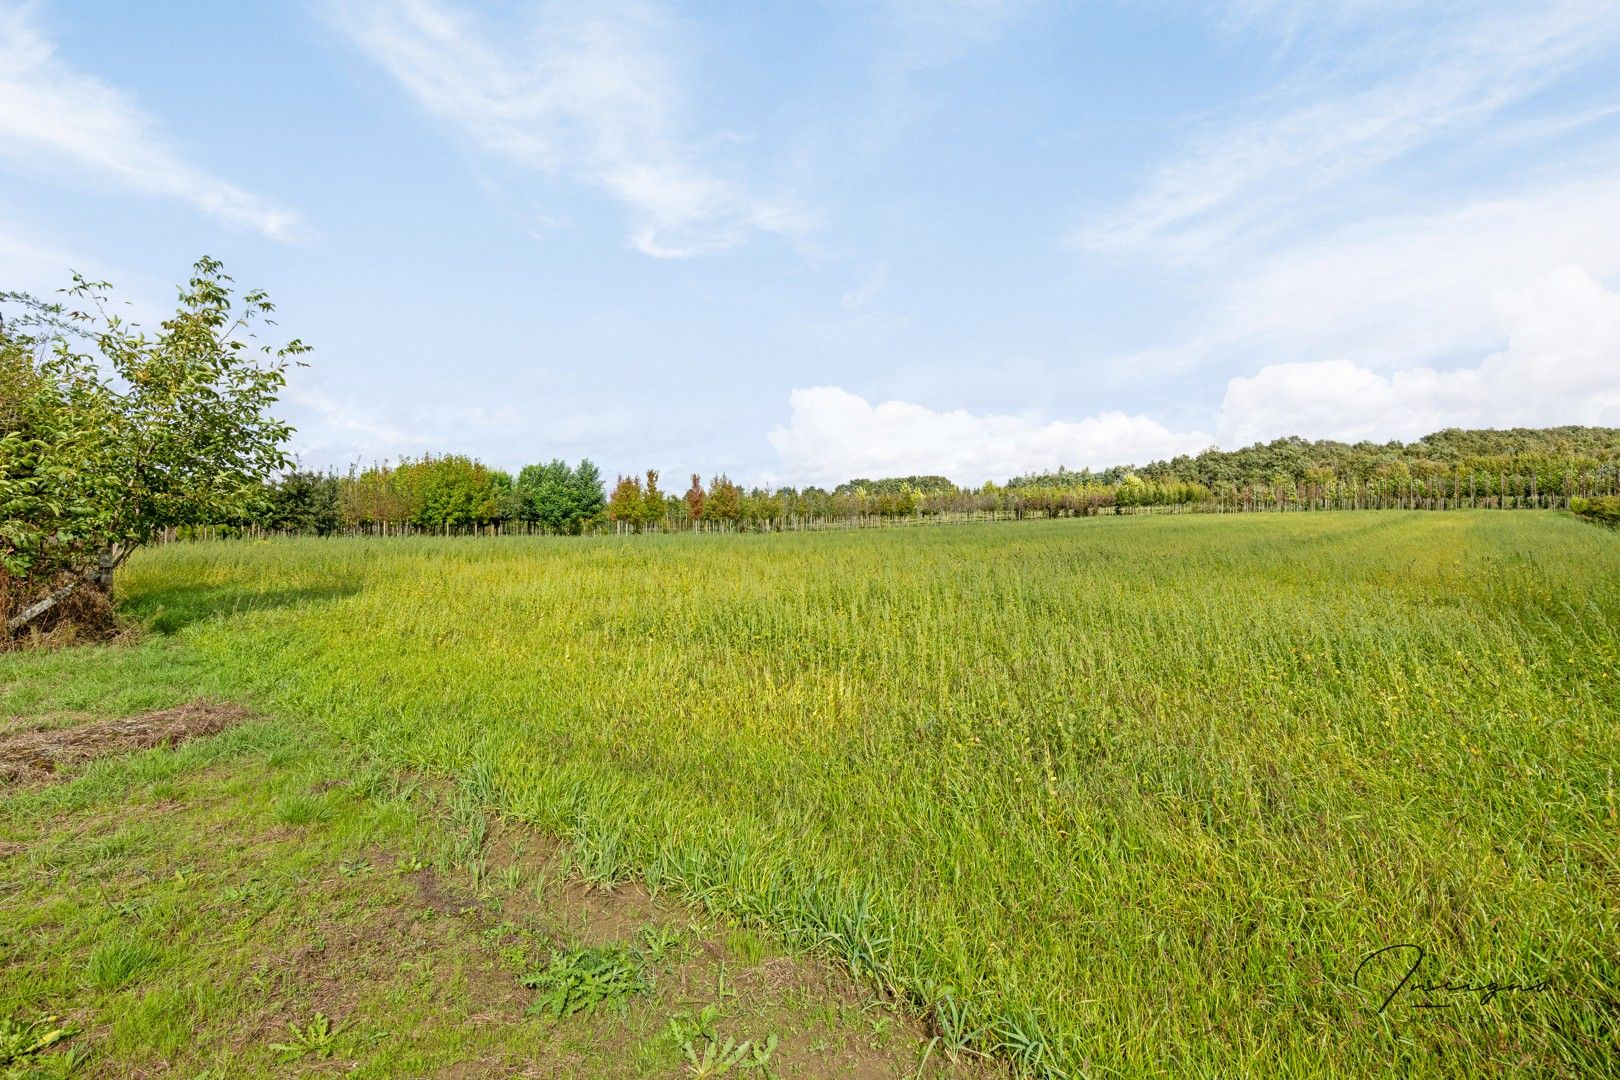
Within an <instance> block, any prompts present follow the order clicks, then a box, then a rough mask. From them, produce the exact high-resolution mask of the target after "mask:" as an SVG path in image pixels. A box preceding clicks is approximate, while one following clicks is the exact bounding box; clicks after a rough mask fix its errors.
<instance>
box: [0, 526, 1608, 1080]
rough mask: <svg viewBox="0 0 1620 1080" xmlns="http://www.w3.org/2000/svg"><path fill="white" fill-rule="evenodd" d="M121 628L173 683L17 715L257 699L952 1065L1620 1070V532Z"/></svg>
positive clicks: (309, 590) (664, 587)
mask: <svg viewBox="0 0 1620 1080" xmlns="http://www.w3.org/2000/svg"><path fill="white" fill-rule="evenodd" d="M118 588H119V599H120V603H121V605H122V606H123V608H124V610H125V611H127V612H128V613H130V614H131V615H134V616H136V617H139V618H140V619H142V620H144V621H145V623H146V624H147V627H148V629H147V631H146V632H145V634H144V635H143V639H142V641H141V642H140V643H138V644H135V645H124V646H114V647H111V648H105V649H96V648H92V649H78V650H68V651H66V652H61V653H55V654H47V653H21V654H14V655H10V656H6V657H0V687H3V691H0V693H3V695H4V696H3V697H0V706H3V707H0V712H6V713H13V714H32V713H38V712H41V711H45V710H70V711H71V710H74V709H86V708H96V709H102V710H106V709H114V710H115V711H116V710H133V709H136V708H140V707H146V706H149V705H154V704H166V703H169V702H170V701H172V700H176V699H179V698H182V697H185V696H191V695H207V696H210V697H214V698H218V699H223V700H231V701H237V702H241V703H243V704H246V705H248V706H249V707H251V708H253V709H255V710H258V711H260V712H261V713H263V714H265V715H268V716H273V717H276V718H279V719H280V721H281V722H284V723H288V724H292V725H294V726H295V727H296V728H299V729H304V730H307V731H309V732H311V733H315V735H312V737H317V736H318V738H319V739H323V740H329V741H331V742H332V744H333V745H336V746H341V747H342V748H344V750H343V752H345V753H351V752H352V753H355V754H363V755H365V758H366V760H367V761H375V762H380V763H382V764H383V765H384V766H386V767H388V768H390V769H395V770H400V771H402V772H409V773H410V774H411V775H420V776H424V777H429V778H434V779H437V780H443V781H448V782H449V783H450V785H451V787H452V788H453V790H454V792H455V793H456V797H457V798H461V799H467V800H472V801H473V802H474V803H475V804H476V805H477V806H479V807H481V808H483V810H484V811H485V812H487V813H489V814H490V815H491V817H492V819H493V820H504V821H508V822H512V823H514V824H522V825H526V826H532V827H533V828H534V829H535V830H537V835H544V836H549V837H555V838H557V839H560V840H561V841H563V842H564V844H565V846H566V850H567V851H568V852H569V853H570V854H569V859H570V860H571V863H570V865H571V867H573V868H574V870H575V871H576V872H577V873H579V874H580V875H583V876H585V877H587V878H589V879H590V880H594V881H598V882H606V883H615V882H635V883H639V886H644V887H646V888H648V889H650V890H651V891H652V892H653V893H654V894H656V895H659V896H664V897H669V898H672V900H675V901H679V902H681V903H685V904H690V905H695V906H696V909H700V910H703V911H704V912H705V913H706V914H707V915H710V916H712V917H716V918H724V919H726V920H729V921H730V924H734V925H736V926H739V927H745V928H749V929H750V930H752V931H754V932H757V933H759V934H760V935H762V937H763V938H764V939H766V940H768V941H769V942H771V943H772V946H771V947H772V948H779V949H782V950H784V951H785V952H788V953H808V954H812V955H819V956H822V957H826V958H830V959H831V960H833V961H835V962H836V963H837V964H838V965H840V966H842V967H845V968H847V970H848V971H849V972H850V973H851V974H852V976H853V978H854V979H855V980H856V982H857V984H858V985H860V986H862V987H864V988H865V990H866V992H868V993H870V994H872V995H874V996H875V997H889V998H892V999H893V1000H895V1001H898V1002H901V1003H903V1004H904V1005H905V1006H906V1007H907V1009H908V1010H909V1011H910V1012H911V1013H912V1015H914V1016H918V1017H921V1018H924V1020H925V1021H926V1023H927V1024H928V1025H929V1029H930V1033H931V1037H932V1038H933V1039H934V1040H935V1042H934V1045H935V1047H936V1049H935V1051H934V1053H935V1054H937V1055H938V1056H940V1057H941V1058H942V1059H943V1058H947V1057H951V1056H954V1057H956V1058H957V1059H961V1060H972V1059H973V1058H975V1057H977V1056H978V1055H989V1056H990V1057H991V1058H993V1059H994V1060H995V1061H997V1062H999V1063H1001V1065H1000V1066H998V1067H1004V1068H1008V1069H1012V1070H1014V1071H1021V1072H1024V1073H1027V1074H1030V1075H1045V1076H1074V1077H1080V1076H1122V1077H1135V1076H1175V1077H1180V1076H1217V1075H1218V1076H1238V1075H1251V1076H1258V1075H1266V1076H1300V1077H1304V1076H1322V1075H1404V1076H1493V1075H1494V1076H1536V1075H1544V1076H1575V1075H1595V1074H1605V1073H1613V1072H1615V1071H1616V1070H1617V1066H1616V1064H1615V1062H1616V1061H1617V1060H1620V816H1617V815H1620V791H1617V788H1616V782H1617V778H1616V775H1615V774H1616V766H1617V765H1620V535H1617V534H1616V533H1614V532H1613V531H1612V530H1606V529H1602V528H1599V527H1595V526H1592V525H1590V524H1586V523H1583V522H1581V521H1578V520H1576V519H1574V518H1573V517H1571V516H1569V515H1566V514H1557V513H1550V512H1522V513H1520V512H1512V513H1509V512H1465V511H1463V512H1449V513H1415V512H1413V513H1409V512H1394V511H1391V512H1379V513H1371V512H1367V513H1299V514H1254V515H1229V516H1227V515H1221V516H1216V515H1186V516H1156V517H1127V518H1107V517H1103V518H1087V519H1080V520H1070V521H1052V522H1031V523H1024V524H1005V525H985V526H959V527H940V528H933V529H905V530H872V531H863V532H850V533H837V534H814V535H792V534H786V535H784V534H770V535H735V534H733V535H680V536H656V535H655V536H631V537H623V538H616V537H593V538H550V539H548V538H532V539H531V538H462V539H414V538H413V539H397V538H396V539H378V540H365V539H327V540H322V539H313V538H312V539H302V540H275V541H267V542H257V543H253V542H222V543H211V544H195V545H187V544H175V545H170V546H166V547H162V548H158V549H152V550H146V551H142V552H140V553H139V554H138V555H137V556H136V557H135V558H134V559H133V560H132V561H131V562H130V564H129V565H128V567H127V569H126V570H125V571H123V572H122V574H121V576H120V580H119V585H118ZM228 737H229V736H222V738H228ZM0 798H3V796H0ZM1398 945H1404V946H1415V947H1421V949H1422V950H1423V952H1422V954H1421V959H1420V960H1419V959H1418V957H1419V955H1420V954H1419V953H1418V952H1417V951H1416V949H1415V948H1404V949H1391V950H1389V951H1386V952H1383V953H1381V954H1379V955H1377V956H1375V957H1373V958H1372V959H1371V960H1367V961H1366V963H1365V964H1363V960H1364V959H1365V958H1366V957H1368V956H1369V954H1373V953H1375V952H1376V951H1377V950H1380V949H1384V948H1385V947H1387V946H1398ZM1414 962H1416V963H1417V967H1416V970H1415V971H1414V972H1413V973H1412V974H1411V975H1410V977H1409V978H1406V981H1405V982H1404V984H1403V983H1402V979H1403V976H1404V975H1406V974H1407V972H1408V971H1409V969H1411V968H1412V966H1413V963H1414ZM1358 966H1359V971H1358ZM39 1004H40V1005H41V1006H42V1007H43V1006H44V1005H45V1003H43V1002H41V1003H39ZM677 1064H678V1063H677ZM672 1067H673V1066H672Z"/></svg>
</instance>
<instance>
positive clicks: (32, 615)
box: [6, 580, 84, 634]
mask: <svg viewBox="0 0 1620 1080" xmlns="http://www.w3.org/2000/svg"><path fill="white" fill-rule="evenodd" d="M83 584H84V582H83V581H82V580H81V581H70V582H68V583H67V584H66V585H64V586H62V587H61V588H60V589H57V590H56V591H55V592H53V593H51V594H50V595H49V596H47V597H46V598H45V599H43V600H41V601H39V602H38V603H36V604H30V605H29V606H27V607H25V608H23V609H22V611H20V612H19V613H18V614H17V615H16V616H15V617H13V618H10V619H7V620H6V633H8V634H15V633H16V632H17V631H19V630H21V629H22V628H23V627H25V626H27V625H28V624H29V623H31V622H33V621H34V620H35V619H37V618H39V617H40V616H41V615H43V614H45V613H46V612H47V611H49V610H51V609H52V608H54V607H55V606H56V605H57V604H60V603H61V602H62V601H64V600H66V599H67V598H68V597H70V596H72V595H73V594H74V593H76V592H78V591H79V586H80V585H83Z"/></svg>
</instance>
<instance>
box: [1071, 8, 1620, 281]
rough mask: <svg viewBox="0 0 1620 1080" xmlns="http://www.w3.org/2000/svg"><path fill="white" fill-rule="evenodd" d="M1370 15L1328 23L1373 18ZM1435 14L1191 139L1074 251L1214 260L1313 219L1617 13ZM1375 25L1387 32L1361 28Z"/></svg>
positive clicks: (1580, 55)
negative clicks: (1339, 195)
mask: <svg viewBox="0 0 1620 1080" xmlns="http://www.w3.org/2000/svg"><path fill="white" fill-rule="evenodd" d="M1381 6H1382V5H1378V4H1352V5H1344V4H1340V5H1329V9H1330V13H1336V14H1337V15H1339V16H1344V15H1345V14H1347V12H1348V13H1352V14H1354V13H1362V12H1365V13H1368V14H1373V15H1377V14H1378V10H1379V8H1380V7H1381ZM1249 8H1250V12H1249V14H1250V16H1251V17H1259V16H1261V15H1264V16H1266V17H1268V18H1271V19H1274V20H1280V21H1281V22H1283V23H1284V24H1286V25H1287V26H1289V27H1290V28H1291V27H1292V26H1293V25H1295V23H1296V22H1297V21H1298V20H1299V19H1301V18H1304V17H1305V16H1303V15H1301V14H1300V12H1299V9H1298V7H1297V6H1296V5H1294V4H1291V3H1282V4H1276V3H1259V4H1251V5H1249ZM1440 12H1441V14H1440V18H1439V20H1438V22H1437V23H1436V24H1435V25H1433V26H1432V28H1431V27H1422V28H1420V29H1419V30H1418V31H1417V32H1413V31H1412V29H1411V27H1410V26H1408V25H1404V21H1403V25H1402V30H1401V32H1399V33H1395V32H1390V33H1378V32H1374V33H1373V34H1372V38H1373V40H1372V43H1371V44H1369V45H1365V46H1361V47H1359V48H1357V49H1356V50H1354V51H1353V52H1352V53H1351V55H1350V58H1349V59H1347V60H1346V61H1345V62H1344V63H1343V64H1342V66H1341V67H1340V69H1339V70H1336V71H1333V72H1330V73H1327V74H1320V73H1315V72H1313V74H1312V75H1311V76H1310V77H1308V78H1302V79H1300V80H1298V81H1296V82H1295V83H1294V84H1293V85H1286V86H1284V87H1281V88H1279V89H1278V90H1275V91H1273V92H1271V93H1269V94H1266V95H1264V96H1262V97H1259V98H1257V99H1255V100H1253V101H1250V102H1248V103H1246V104H1245V106H1244V107H1243V108H1242V109H1240V110H1239V114H1238V117H1237V118H1236V119H1231V120H1218V121H1210V122H1208V123H1206V124H1204V125H1202V127H1201V129H1200V130H1198V131H1197V134H1195V136H1194V137H1193V138H1192V140H1191V142H1190V145H1189V146H1188V148H1187V150H1186V152H1185V153H1184V154H1183V155H1181V156H1180V157H1179V158H1178V159H1177V160H1175V161H1172V162H1171V163H1169V164H1167V165H1165V166H1164V167H1163V168H1162V169H1160V170H1159V172H1158V174H1157V175H1156V176H1155V177H1154V178H1153V179H1152V180H1151V181H1150V182H1149V183H1148V185H1147V188H1146V190H1145V191H1143V192H1142V193H1141V194H1140V195H1138V196H1137V197H1136V198H1134V199H1133V200H1131V202H1130V203H1128V204H1127V205H1126V206H1125V207H1123V208H1122V209H1120V210H1118V211H1116V212H1114V213H1112V214H1109V215H1106V216H1104V217H1103V218H1102V219H1100V220H1098V221H1094V222H1092V223H1090V224H1088V225H1086V226H1085V227H1083V228H1082V229H1081V230H1080V231H1079V232H1077V233H1076V235H1075V237H1074V240H1075V242H1076V243H1077V244H1078V245H1079V246H1081V247H1083V248H1088V249H1093V250H1107V251H1116V252H1124V253H1127V254H1147V255H1152V256H1155V257H1162V258H1168V259H1172V260H1194V259H1205V258H1224V257H1226V256H1228V255H1230V253H1231V251H1232V249H1233V247H1234V246H1235V245H1238V244H1240V243H1242V242H1244V241H1248V240H1252V239H1254V238H1256V237H1265V236H1268V235H1272V234H1275V233H1276V232H1278V231H1280V230H1282V229H1284V228H1286V227H1287V226H1288V225H1290V224H1293V223H1295V221H1296V220H1297V219H1299V218H1302V217H1308V216H1310V215H1311V214H1312V213H1315V212H1317V210H1319V208H1320V205H1321V203H1320V200H1318V199H1316V198H1314V197H1315V196H1317V195H1319V194H1320V192H1321V191H1322V190H1323V189H1325V188H1328V187H1330V186H1332V185H1334V184H1337V183H1339V182H1341V181H1344V180H1346V179H1347V178H1350V177H1352V176H1356V175H1360V174H1365V173H1368V172H1370V171H1371V170H1373V169H1376V168H1378V167H1379V166H1382V165H1385V164H1387V163H1389V162H1391V161H1394V160H1395V159H1397V158H1401V157H1403V156H1405V155H1407V154H1409V153H1411V152H1413V151H1415V150H1417V149H1419V148H1421V147H1424V146H1426V145H1428V144H1430V143H1433V142H1435V141H1436V140H1439V139H1442V138H1445V137H1448V136H1453V135H1456V134H1459V133H1462V132H1467V131H1471V130H1474V129H1476V128H1478V127H1479V126H1480V125H1482V124H1484V123H1485V122H1486V121H1489V120H1492V119H1493V118H1496V117H1498V116H1500V115H1501V114H1502V113H1503V112H1504V111H1505V110H1507V109H1508V108H1510V107H1512V106H1515V105H1518V104H1520V103H1522V102H1524V101H1526V100H1527V99H1529V98H1530V97H1532V96H1533V95H1535V94H1536V93H1538V92H1539V91H1542V90H1544V89H1546V88H1547V87H1548V86H1550V85H1552V84H1553V83H1554V82H1556V81H1557V80H1559V79H1561V78H1563V77H1565V76H1567V75H1569V74H1570V73H1571V72H1573V71H1575V70H1577V69H1578V68H1580V67H1581V66H1582V65H1584V64H1587V63H1589V62H1591V61H1593V60H1594V59H1595V58H1596V57H1598V56H1601V55H1603V53H1604V51H1605V50H1607V49H1609V48H1611V47H1612V46H1613V44H1614V43H1615V41H1616V40H1617V38H1620V7H1617V6H1616V5H1614V4H1613V3H1610V2H1607V0H1555V2H1553V3H1548V4H1538V5H1533V6H1524V5H1486V6H1485V7H1483V8H1475V9H1471V10H1469V11H1468V12H1467V13H1460V12H1459V10H1458V9H1456V8H1450V9H1440ZM1383 22H1394V21H1393V20H1375V23H1374V25H1375V26H1377V25H1379V24H1380V23H1383ZM1324 51H1326V52H1328V54H1330V55H1331V54H1332V45H1331V44H1330V45H1329V47H1328V48H1327V49H1325V50H1324Z"/></svg>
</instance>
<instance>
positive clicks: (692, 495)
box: [686, 473, 703, 521]
mask: <svg viewBox="0 0 1620 1080" xmlns="http://www.w3.org/2000/svg"><path fill="white" fill-rule="evenodd" d="M702 516H703V477H701V476H699V475H698V474H697V473H693V474H692V486H691V487H689V488H687V489H686V520H688V521H696V520H697V519H698V518H700V517H702Z"/></svg>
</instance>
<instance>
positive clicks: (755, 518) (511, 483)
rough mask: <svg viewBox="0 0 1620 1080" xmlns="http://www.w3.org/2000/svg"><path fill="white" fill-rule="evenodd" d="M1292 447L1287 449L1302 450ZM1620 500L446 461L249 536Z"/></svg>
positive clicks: (262, 519)
mask: <svg viewBox="0 0 1620 1080" xmlns="http://www.w3.org/2000/svg"><path fill="white" fill-rule="evenodd" d="M1283 442H1284V446H1285V447H1286V446H1288V445H1289V444H1291V443H1292V442H1293V441H1291V440H1285V441H1283ZM1254 449H1263V448H1251V450H1254ZM1215 453H1219V452H1215ZM1189 460H1195V459H1189ZM1555 465H1558V466H1561V467H1556V468H1555V467H1554V466H1555ZM1273 467H1274V468H1275V465H1273ZM1189 471H1193V470H1189ZM1240 475H1241V474H1240ZM1617 493H1620V452H1617V453H1616V454H1615V455H1614V456H1612V457H1607V458H1605V457H1602V456H1594V455H1572V456H1568V457H1563V458H1558V457H1556V456H1554V455H1549V454H1546V453H1545V452H1543V451H1539V450H1538V451H1533V452H1529V453H1526V454H1523V455H1515V454H1505V455H1478V456H1474V457H1468V458H1458V459H1455V460H1452V461H1444V462H1443V461H1434V460H1428V459H1422V458H1419V459H1416V460H1411V459H1399V458H1397V459H1395V460H1393V461H1387V462H1383V463H1381V464H1379V465H1377V466H1375V467H1374V468H1373V469H1372V471H1371V472H1370V474H1367V475H1355V474H1352V475H1344V474H1341V473H1340V472H1339V471H1337V470H1336V469H1335V468H1333V467H1332V466H1329V465H1319V464H1311V465H1306V466H1304V467H1303V468H1302V469H1300V470H1299V472H1298V473H1293V474H1291V473H1288V472H1284V471H1281V470H1280V469H1277V470H1275V471H1273V472H1272V473H1271V475H1270V476H1269V477H1266V478H1264V479H1259V480H1244V481H1241V482H1240V481H1238V480H1231V479H1217V480H1215V481H1214V482H1212V483H1207V484H1206V483H1203V482H1200V481H1198V480H1193V479H1185V478H1179V477H1175V476H1170V475H1166V473H1165V470H1164V469H1163V468H1162V467H1160V466H1159V465H1154V466H1148V467H1144V468H1142V469H1140V470H1131V469H1125V468H1121V469H1117V470H1100V471H1096V472H1092V471H1086V470H1081V471H1069V470H1058V471H1056V472H1051V473H1044V474H1039V475H1032V476H1024V477H1018V478H1016V479H1014V480H1011V481H1009V482H1008V483H1006V484H995V483H987V484H985V485H984V486H982V487H979V488H963V487H959V486H957V485H956V484H953V483H951V482H950V481H949V480H947V479H945V478H944V477H938V476H909V477H893V478H887V479H880V480H866V479H863V480H852V481H848V482H846V483H843V484H840V485H838V486H837V487H836V488H833V489H832V490H828V489H826V488H822V487H805V488H795V487H780V488H763V487H744V486H742V485H740V484H737V483H735V482H734V481H732V480H731V479H730V478H729V477H727V476H725V475H724V474H721V475H718V476H714V477H712V478H711V479H710V480H709V481H708V482H707V483H705V482H704V481H703V478H702V477H701V476H699V475H697V474H692V475H691V476H690V478H689V482H688V485H687V487H686V490H685V491H684V492H682V491H677V490H668V489H666V488H664V487H663V486H662V481H661V477H660V474H659V472H658V471H657V470H653V469H649V470H648V471H647V472H645V473H644V474H642V475H640V476H620V477H618V478H617V480H616V482H615V483H614V485H613V488H612V490H611V492H607V493H605V494H604V490H603V485H602V482H601V477H600V475H599V473H598V470H597V468H596V466H595V465H593V464H592V463H591V462H590V461H588V460H587V461H582V462H580V463H579V465H578V466H575V467H572V468H570V467H569V466H568V465H567V464H565V463H564V462H562V461H552V462H551V463H549V464H546V465H530V466H526V467H525V468H523V469H522V470H521V471H520V472H519V473H518V474H517V475H516V477H513V476H511V475H510V474H508V473H504V472H501V471H499V470H496V469H491V468H488V467H487V466H484V465H482V464H480V463H479V462H477V461H474V460H473V459H471V458H468V457H464V456H460V455H445V456H441V457H423V458H418V459H405V460H403V461H401V462H399V463H397V464H394V465H382V466H373V467H371V468H369V469H365V470H351V471H350V472H349V473H348V474H347V475H343V476H339V475H336V474H319V473H310V472H302V471H299V472H290V473H287V474H286V475H284V476H283V477H281V478H280V479H279V480H278V481H277V482H275V483H274V484H272V485H270V486H269V487H268V488H267V489H266V492H265V496H264V498H263V500H262V503H261V505H262V511H261V512H260V513H258V514H256V515H251V516H249V517H246V518H244V519H242V520H240V521H237V522H235V523H234V524H235V525H236V526H238V527H240V526H243V525H248V526H251V527H254V528H257V529H262V530H264V531H269V532H297V533H320V534H330V533H339V532H358V533H373V534H385V535H386V534H391V533H399V532H437V533H463V532H474V531H491V532H525V533H532V532H543V533H564V534H579V533H583V532H593V531H601V530H611V531H616V532H648V531H657V532H678V531H686V530H699V531H717V530H718V531H738V530H742V531H774V530H784V529H807V528H823V527H831V526H839V525H861V524H880V523H883V522H885V521H893V520H897V519H910V520H917V521H922V520H929V519H951V520H980V519H992V520H1000V519H1007V518H1011V519H1023V518H1061V517H1082V516H1089V515H1094V514H1129V513H1143V512H1152V511H1165V510H1169V511H1174V512H1254V511H1301V510H1329V509H1400V508H1404V509H1433V510H1447V509H1461V508H1478V509H1531V508H1563V507H1569V506H1570V505H1571V503H1572V500H1580V499H1583V498H1584V499H1588V500H1590V499H1592V498H1600V497H1604V496H1613V495H1615V494H1617Z"/></svg>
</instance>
